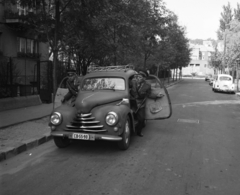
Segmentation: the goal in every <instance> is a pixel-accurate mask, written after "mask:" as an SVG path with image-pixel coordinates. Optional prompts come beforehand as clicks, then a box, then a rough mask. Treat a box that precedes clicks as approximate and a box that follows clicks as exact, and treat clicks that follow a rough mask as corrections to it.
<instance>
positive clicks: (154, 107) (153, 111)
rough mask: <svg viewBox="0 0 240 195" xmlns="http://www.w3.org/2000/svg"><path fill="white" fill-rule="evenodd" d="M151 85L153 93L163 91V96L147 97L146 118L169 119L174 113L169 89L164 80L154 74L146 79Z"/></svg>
mask: <svg viewBox="0 0 240 195" xmlns="http://www.w3.org/2000/svg"><path fill="white" fill-rule="evenodd" d="M146 81H147V82H148V83H149V84H150V85H151V93H153V94H158V93H161V94H163V95H164V96H163V97H161V98H147V99H146V106H145V113H146V115H145V117H146V120H161V119H167V118H169V117H171V115H172V106H171V100H170V97H169V94H168V91H167V89H166V88H165V87H164V85H163V84H162V82H161V81H160V80H159V79H158V78H157V77H156V76H154V75H149V77H148V78H147V80H146Z"/></svg>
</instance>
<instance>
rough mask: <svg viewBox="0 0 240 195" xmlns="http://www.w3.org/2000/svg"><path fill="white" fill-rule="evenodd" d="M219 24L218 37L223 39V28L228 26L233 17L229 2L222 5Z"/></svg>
mask: <svg viewBox="0 0 240 195" xmlns="http://www.w3.org/2000/svg"><path fill="white" fill-rule="evenodd" d="M221 17H222V18H221V19H220V26H219V29H218V31H217V34H218V39H219V40H223V39H224V33H225V30H226V29H228V28H229V24H230V22H231V21H232V19H233V14H232V8H231V5H230V3H229V2H228V5H227V6H225V5H224V6H223V12H221Z"/></svg>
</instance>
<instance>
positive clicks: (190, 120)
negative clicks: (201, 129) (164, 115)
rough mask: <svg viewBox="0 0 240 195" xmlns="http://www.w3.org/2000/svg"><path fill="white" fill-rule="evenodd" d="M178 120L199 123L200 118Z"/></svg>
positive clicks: (179, 120)
mask: <svg viewBox="0 0 240 195" xmlns="http://www.w3.org/2000/svg"><path fill="white" fill-rule="evenodd" d="M177 122H182V123H197V124H199V120H198V119H178V120H177Z"/></svg>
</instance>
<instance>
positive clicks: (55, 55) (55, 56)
mask: <svg viewBox="0 0 240 195" xmlns="http://www.w3.org/2000/svg"><path fill="white" fill-rule="evenodd" d="M59 7H60V2H59V0H55V31H54V45H53V97H55V94H56V91H57V68H58V64H57V63H58V60H57V59H58V23H59V20H60V11H59Z"/></svg>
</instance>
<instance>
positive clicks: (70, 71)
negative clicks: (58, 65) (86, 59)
mask: <svg viewBox="0 0 240 195" xmlns="http://www.w3.org/2000/svg"><path fill="white" fill-rule="evenodd" d="M67 74H68V76H69V77H72V76H73V75H75V74H76V71H75V70H68V71H67Z"/></svg>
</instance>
